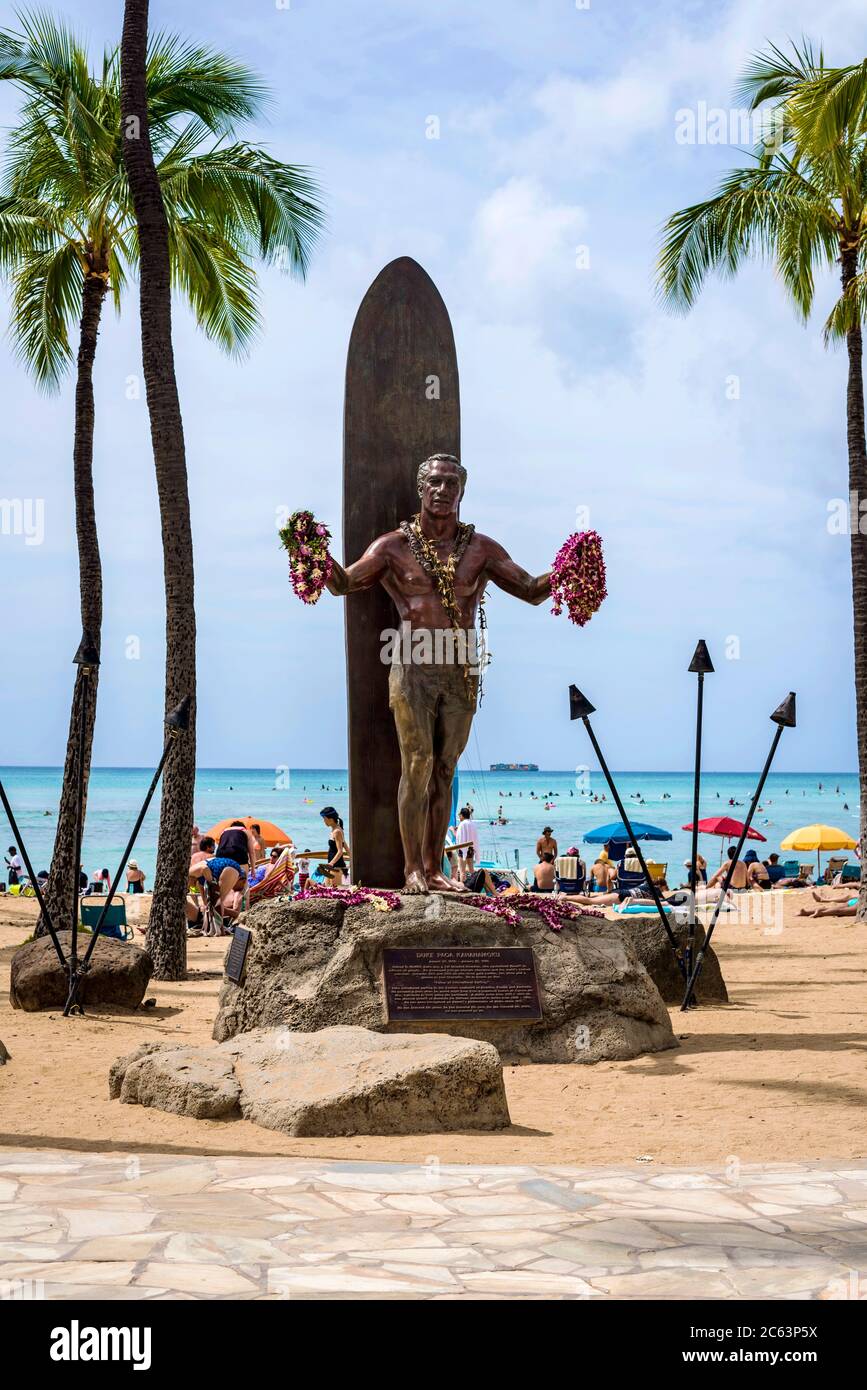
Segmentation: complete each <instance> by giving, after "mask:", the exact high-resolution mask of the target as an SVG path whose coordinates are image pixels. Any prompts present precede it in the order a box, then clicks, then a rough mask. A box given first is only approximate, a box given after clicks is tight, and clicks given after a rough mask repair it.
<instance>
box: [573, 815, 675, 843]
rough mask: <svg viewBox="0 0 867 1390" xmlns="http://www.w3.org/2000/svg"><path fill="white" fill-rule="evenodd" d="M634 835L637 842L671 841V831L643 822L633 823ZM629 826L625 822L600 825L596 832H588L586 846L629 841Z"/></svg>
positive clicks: (618, 821)
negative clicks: (610, 841)
mask: <svg viewBox="0 0 867 1390" xmlns="http://www.w3.org/2000/svg"><path fill="white" fill-rule="evenodd" d="M631 827H632V834H633V835H634V837H635V839H636V840H670V839H671V831H670V830H661V829H660V828H659V826H658V825H646V824H645V823H644V822H643V821H640V820H634V821H632V822H631ZM629 839H630V834H629V826H627V825H626V823H625V821H622V820H616V821H612V822H611V823H610V825H600V826H599V827H598V829H596V830H588V832H587V834H586V835H585V836H584V843H585V845H605V844H607V843H608V841H609V840H629Z"/></svg>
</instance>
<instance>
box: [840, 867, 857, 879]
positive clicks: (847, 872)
mask: <svg viewBox="0 0 867 1390" xmlns="http://www.w3.org/2000/svg"><path fill="white" fill-rule="evenodd" d="M840 882H841V883H860V882H861V865H860V864H844V865H843V869H842V871H841V873H840Z"/></svg>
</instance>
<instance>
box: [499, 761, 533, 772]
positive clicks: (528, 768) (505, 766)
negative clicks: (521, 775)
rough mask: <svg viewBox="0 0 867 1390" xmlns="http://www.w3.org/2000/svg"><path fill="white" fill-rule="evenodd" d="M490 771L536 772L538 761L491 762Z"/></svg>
mask: <svg viewBox="0 0 867 1390" xmlns="http://www.w3.org/2000/svg"><path fill="white" fill-rule="evenodd" d="M490 770H491V772H538V771H539V764H538V763H491V768H490Z"/></svg>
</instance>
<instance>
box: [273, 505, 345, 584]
mask: <svg viewBox="0 0 867 1390" xmlns="http://www.w3.org/2000/svg"><path fill="white" fill-rule="evenodd" d="M280 540H281V542H282V544H283V545H284V547H285V548H286V550H287V551H288V553H289V578H290V579H291V581H292V588H293V589H294V590H295V593H296V594H297V595H298V597H299V598H300V599H301V601H302V602H303V603H316V602H317V600H318V598H319V595H320V594H321V593H322V590H323V589H324V588H325V585H326V582H327V581H328V580H329V579H330V578H331V571H332V570H333V568H334V561H333V560H332V558H331V556H330V555H329V553H328V546H329V544H330V542H331V532H330V531H329V529H328V527H327V526H323V525H322V523H321V522H318V521H317V520H316V518H315V516H314V515H313V513H312V512H293V513H292V515H291V516H290V518H289V520H288V521H287V523H286V525H285V526H284V527H282V529H281V531H280Z"/></svg>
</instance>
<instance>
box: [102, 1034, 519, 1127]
mask: <svg viewBox="0 0 867 1390" xmlns="http://www.w3.org/2000/svg"><path fill="white" fill-rule="evenodd" d="M109 1091H110V1094H111V1095H112V1096H116V1097H119V1098H120V1100H122V1101H124V1102H125V1103H126V1104H131V1105H132V1104H139V1105H147V1106H153V1107H156V1108H157V1109H159V1110H168V1111H169V1112H171V1113H172V1114H176V1115H192V1116H194V1117H195V1118H196V1119H217V1118H221V1117H226V1116H229V1115H231V1114H232V1113H233V1112H238V1111H239V1112H240V1113H241V1114H242V1115H243V1116H244V1117H245V1119H248V1120H251V1121H252V1122H253V1123H254V1124H258V1125H262V1126H263V1127H264V1128H265V1129H276V1130H280V1131H281V1132H282V1133H284V1134H293V1135H307V1136H310V1135H327V1136H331V1135H339V1134H442V1133H447V1132H450V1131H455V1130H468V1129H473V1130H476V1129H504V1128H506V1127H507V1126H508V1125H509V1123H510V1120H509V1108H508V1105H507V1103H506V1093H505V1089H504V1087H503V1069H502V1065H501V1062H500V1058H499V1055H498V1053H497V1051H496V1048H493V1047H491V1046H490V1044H489V1043H481V1042H470V1041H469V1040H467V1039H465V1038H449V1037H442V1036H438V1035H433V1034H431V1035H422V1036H419V1035H416V1034H410V1035H405V1034H400V1033H396V1034H390V1035H384V1034H381V1033H371V1032H370V1031H368V1030H367V1029H365V1028H326V1029H324V1030H323V1031H322V1032H319V1033H293V1032H290V1030H289V1029H287V1028H261V1029H256V1030H254V1031H253V1032H251V1033H244V1034H242V1035H241V1036H240V1037H238V1038H233V1039H232V1040H231V1041H229V1042H225V1043H221V1044H219V1045H213V1046H211V1047H207V1046H206V1047H175V1046H173V1045H172V1044H171V1043H166V1044H156V1045H153V1044H148V1045H146V1046H145V1047H142V1048H139V1049H138V1050H137V1051H136V1052H134V1053H131V1054H130V1055H129V1056H128V1057H122V1058H120V1060H119V1061H117V1062H115V1064H114V1066H113V1067H112V1069H111V1073H110V1077H109Z"/></svg>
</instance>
